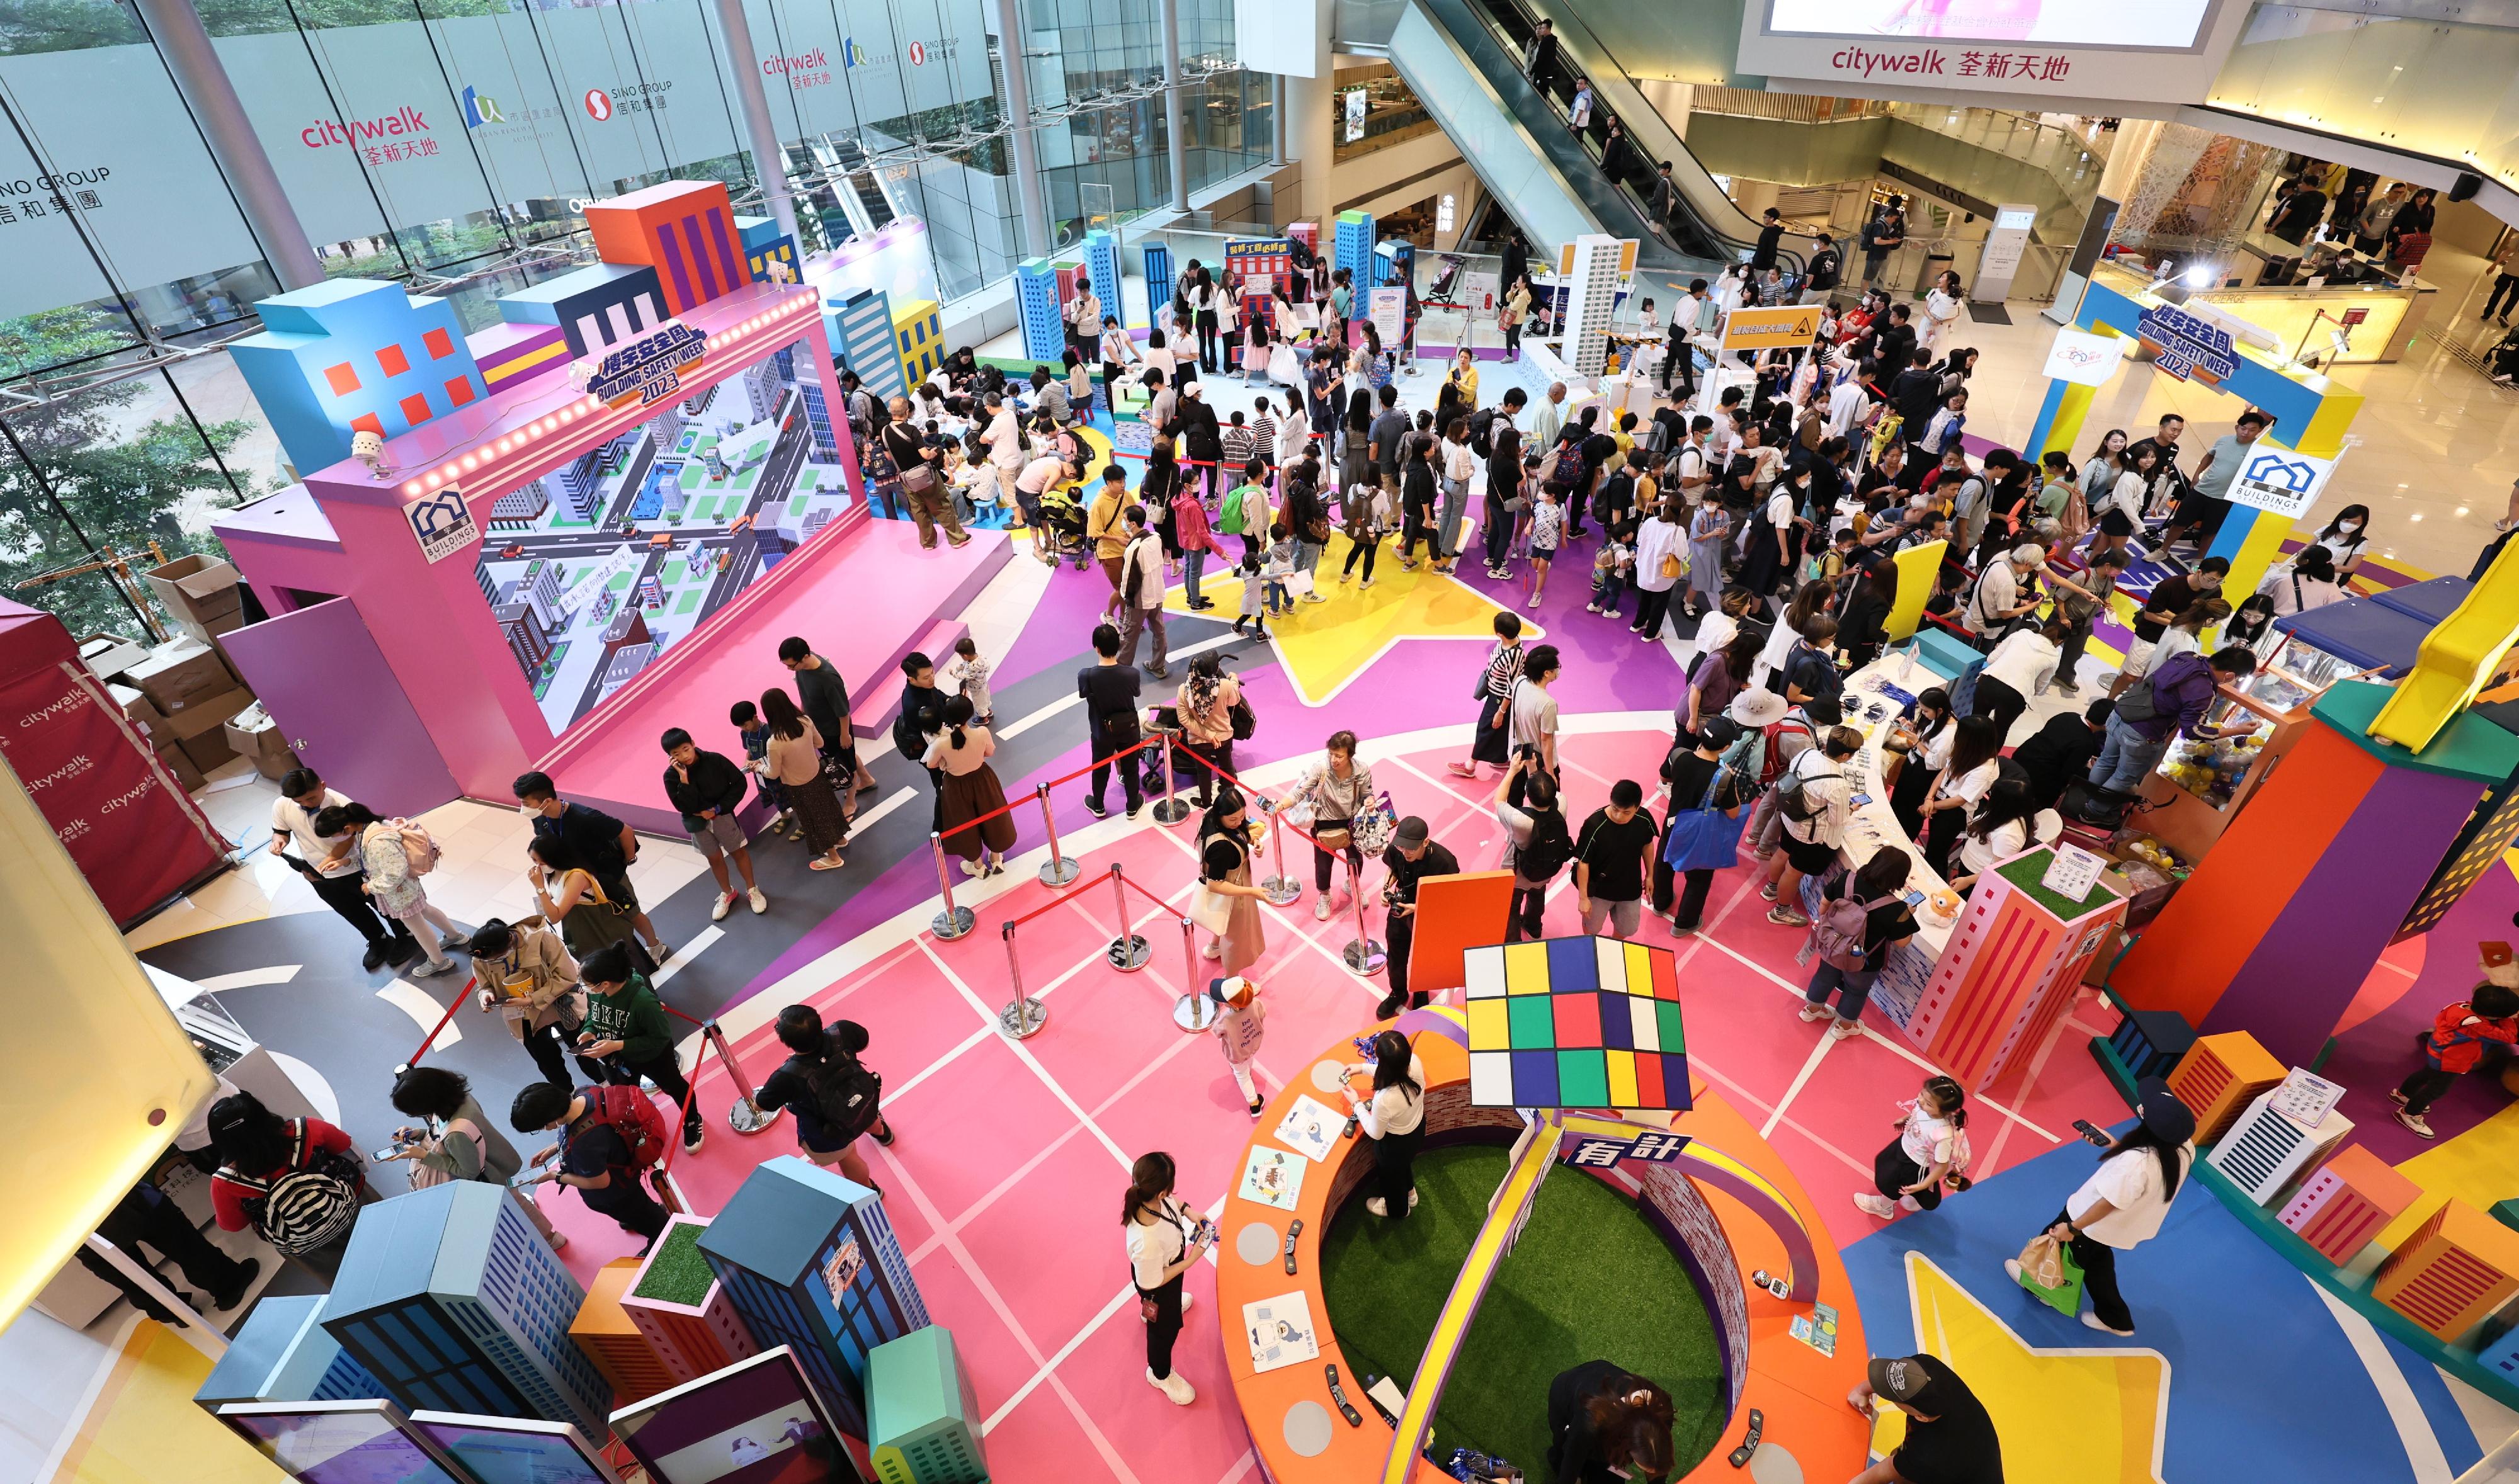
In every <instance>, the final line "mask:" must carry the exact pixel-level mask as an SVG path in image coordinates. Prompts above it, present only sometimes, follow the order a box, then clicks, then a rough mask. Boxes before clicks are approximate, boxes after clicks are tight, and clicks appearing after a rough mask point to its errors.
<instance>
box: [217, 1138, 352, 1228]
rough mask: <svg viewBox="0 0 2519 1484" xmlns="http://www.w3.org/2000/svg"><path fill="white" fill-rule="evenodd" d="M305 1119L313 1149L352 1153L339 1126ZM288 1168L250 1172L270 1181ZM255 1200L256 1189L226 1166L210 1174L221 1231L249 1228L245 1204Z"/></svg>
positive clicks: (307, 1141)
mask: <svg viewBox="0 0 2519 1484" xmlns="http://www.w3.org/2000/svg"><path fill="white" fill-rule="evenodd" d="M290 1121H291V1122H294V1121H296V1120H294V1119H291V1120H290ZM305 1121H306V1145H307V1148H308V1150H309V1151H310V1152H311V1151H313V1150H318V1149H321V1150H329V1151H331V1153H333V1154H336V1155H343V1154H348V1153H349V1152H350V1136H349V1135H348V1134H345V1133H343V1132H341V1131H340V1130H339V1129H337V1128H334V1127H333V1126H332V1125H331V1124H330V1123H327V1122H325V1121H324V1120H323V1119H321V1118H308V1119H306V1120H305ZM286 1171H287V1166H286V1165H280V1166H275V1167H274V1168H271V1169H266V1170H252V1171H248V1172H247V1173H249V1174H251V1175H252V1176H253V1178H255V1179H257V1180H269V1179H272V1178H274V1177H276V1176H278V1175H281V1174H283V1173H285V1172H286ZM252 1199H254V1192H252V1191H249V1190H247V1189H245V1188H244V1187H243V1186H242V1185H239V1184H237V1183H236V1182H235V1181H233V1180H230V1179H228V1178H227V1177H226V1172H225V1168H224V1167H222V1169H221V1172H220V1173H218V1174H215V1175H212V1176H211V1177H210V1212H211V1214H212V1215H214V1216H216V1217H217V1218H218V1222H219V1229H220V1230H221V1231H228V1232H242V1231H243V1230H244V1229H245V1228H246V1227H248V1226H251V1225H252V1224H253V1220H252V1218H251V1217H249V1216H247V1215H246V1214H245V1211H244V1203H245V1202H246V1201H248V1200H252Z"/></svg>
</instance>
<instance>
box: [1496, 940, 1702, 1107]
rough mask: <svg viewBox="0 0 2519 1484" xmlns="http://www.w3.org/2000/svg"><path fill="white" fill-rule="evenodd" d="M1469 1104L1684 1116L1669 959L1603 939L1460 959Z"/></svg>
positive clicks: (1683, 1040) (1527, 945)
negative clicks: (1465, 993)
mask: <svg viewBox="0 0 2519 1484" xmlns="http://www.w3.org/2000/svg"><path fill="white" fill-rule="evenodd" d="M1462 968H1463V971H1464V974H1465V976H1466V980H1465V982H1466V984H1467V988H1468V1005H1467V1013H1468V1016H1469V1041H1470V1102H1471V1103H1472V1104H1474V1105H1476V1106H1478V1107H1480V1108H1631V1109H1658V1110H1669V1111H1673V1112H1678V1111H1683V1110H1685V1109H1686V1108H1687V1107H1688V1106H1689V1103H1688V1037H1687V1035H1686V1033H1685V1032H1684V1031H1683V1030H1682V1028H1681V1026H1680V1016H1679V960H1678V957H1677V955H1675V954H1673V953H1672V952H1671V951H1670V950H1669V949H1667V948H1651V947H1647V946H1645V945H1644V944H1643V943H1629V942H1620V941H1619V940H1617V939H1616V938H1542V939H1540V940H1538V941H1536V942H1524V943H1501V944H1495V945H1491V946H1487V947H1481V948H1472V949H1470V950H1469V951H1468V953H1467V954H1465V955H1464V956H1463V962H1462Z"/></svg>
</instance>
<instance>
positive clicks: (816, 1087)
mask: <svg viewBox="0 0 2519 1484" xmlns="http://www.w3.org/2000/svg"><path fill="white" fill-rule="evenodd" d="M787 1069H789V1070H790V1071H793V1072H795V1073H796V1075H798V1076H800V1077H802V1078H804V1079H805V1088H806V1091H808V1092H809V1093H811V1094H812V1095H813V1099H814V1114H815V1116H816V1117H818V1118H820V1119H821V1120H822V1123H823V1125H824V1126H825V1127H826V1128H828V1129H829V1130H830V1131H831V1132H832V1133H834V1134H837V1135H838V1136H839V1137H841V1138H843V1139H854V1138H856V1137H858V1136H859V1135H860V1134H862V1133H864V1132H865V1131H866V1130H867V1129H869V1128H872V1127H874V1125H875V1120H876V1119H878V1118H880V1117H881V1116H883V1113H882V1104H883V1078H882V1077H880V1076H877V1075H876V1074H875V1073H874V1072H872V1071H869V1070H867V1069H866V1066H865V1064H864V1063H862V1062H861V1061H859V1060H858V1059H857V1058H856V1057H853V1056H851V1055H849V1054H848V1053H847V1052H845V1051H832V1052H828V1053H826V1054H824V1055H823V1056H821V1057H819V1058H818V1059H816V1060H814V1061H810V1062H809V1061H807V1060H806V1059H805V1058H803V1057H801V1056H795V1057H789V1058H788V1059H787Z"/></svg>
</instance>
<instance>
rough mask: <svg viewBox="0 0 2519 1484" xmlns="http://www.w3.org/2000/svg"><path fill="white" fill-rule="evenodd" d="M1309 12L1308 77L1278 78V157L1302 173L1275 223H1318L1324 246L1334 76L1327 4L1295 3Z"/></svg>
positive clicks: (1333, 144)
mask: <svg viewBox="0 0 2519 1484" xmlns="http://www.w3.org/2000/svg"><path fill="white" fill-rule="evenodd" d="M1296 3H1297V4H1304V3H1309V4H1311V5H1312V7H1313V21H1312V36H1313V37H1314V41H1313V51H1312V75H1311V76H1309V77H1295V76H1286V77H1280V78H1279V79H1278V84H1279V86H1280V87H1281V88H1282V89H1283V91H1281V92H1280V93H1279V94H1278V95H1277V96H1278V98H1279V99H1280V100H1281V102H1280V103H1279V104H1278V109H1279V111H1280V112H1281V113H1282V114H1283V115H1284V116H1283V117H1282V118H1281V119H1280V120H1279V127H1280V128H1281V129H1282V130H1283V134H1282V137H1283V138H1284V140H1285V141H1286V148H1285V150H1284V151H1283V154H1284V157H1285V158H1287V159H1291V160H1293V161H1294V162H1295V163H1296V164H1297V165H1299V166H1301V167H1302V169H1303V177H1302V179H1301V180H1300V182H1299V183H1298V191H1297V193H1296V199H1295V202H1294V209H1292V210H1290V211H1287V212H1285V213H1282V214H1281V220H1298V219H1304V220H1310V221H1315V222H1318V223H1320V225H1321V243H1322V245H1323V246H1324V248H1326V247H1327V245H1328V243H1329V240H1330V237H1331V233H1330V204H1331V202H1332V200H1333V199H1334V197H1333V196H1331V195H1330V172H1331V171H1332V170H1333V169H1334V168H1335V162H1334V160H1333V157H1332V156H1333V155H1334V154H1335V153H1337V150H1338V132H1339V124H1338V72H1337V68H1336V62H1335V59H1334V58H1333V56H1332V52H1333V50H1334V48H1333V46H1332V44H1331V40H1330V25H1331V19H1332V18H1331V0H1296Z"/></svg>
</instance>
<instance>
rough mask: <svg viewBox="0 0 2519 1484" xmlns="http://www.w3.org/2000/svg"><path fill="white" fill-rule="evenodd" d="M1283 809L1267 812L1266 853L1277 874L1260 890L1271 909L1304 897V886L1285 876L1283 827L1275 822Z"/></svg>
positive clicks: (1261, 886)
mask: <svg viewBox="0 0 2519 1484" xmlns="http://www.w3.org/2000/svg"><path fill="white" fill-rule="evenodd" d="M1284 807H1285V806H1284V805H1282V804H1281V805H1279V806H1277V807H1275V808H1271V809H1269V810H1268V851H1269V855H1270V857H1271V858H1272V859H1273V860H1274V861H1275V863H1276V869H1277V874H1276V875H1274V876H1271V877H1269V878H1268V879H1267V880H1265V881H1263V882H1261V883H1259V890H1260V891H1262V892H1265V893H1267V894H1268V904H1269V905H1270V906H1272V907H1282V906H1286V905H1288V904H1290V903H1292V902H1293V901H1294V900H1295V898H1297V897H1299V896H1301V895H1304V884H1303V883H1302V882H1300V881H1297V880H1296V879H1295V878H1293V877H1291V876H1289V875H1287V874H1286V833H1285V826H1284V825H1282V824H1280V823H1279V822H1278V820H1277V813H1278V810H1279V809H1282V808H1284Z"/></svg>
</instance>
